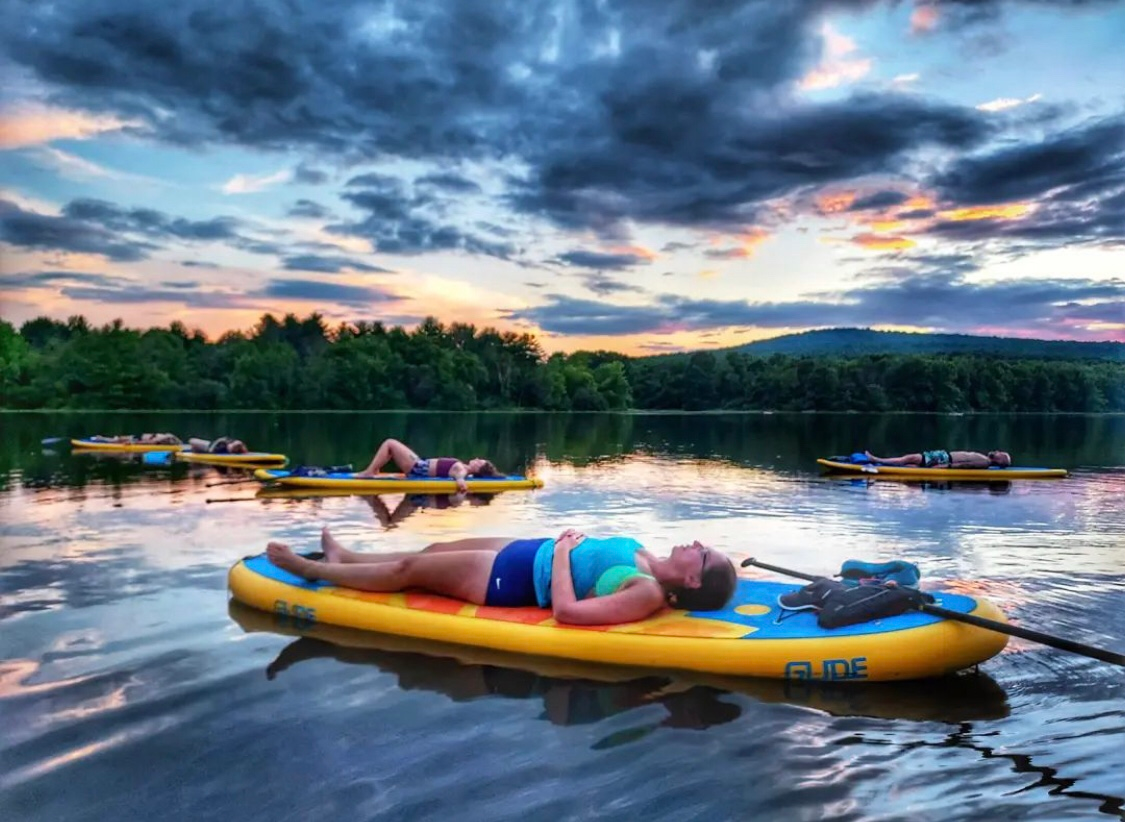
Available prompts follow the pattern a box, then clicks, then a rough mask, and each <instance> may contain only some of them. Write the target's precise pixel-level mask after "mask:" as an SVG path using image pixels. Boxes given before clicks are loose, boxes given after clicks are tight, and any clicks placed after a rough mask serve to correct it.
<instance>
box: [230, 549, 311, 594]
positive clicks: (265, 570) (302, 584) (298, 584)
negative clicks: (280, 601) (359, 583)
mask: <svg viewBox="0 0 1125 822" xmlns="http://www.w3.org/2000/svg"><path fill="white" fill-rule="evenodd" d="M243 562H244V563H245V564H246V567H247V568H249V569H250V570H251V571H253V572H254V573H255V574H258V575H259V576H263V577H265V578H266V579H273V580H277V581H278V582H284V583H285V584H286V585H292V586H293V587H294V588H304V589H306V590H308V591H315V590H316V589H317V588H329V587H331V584H330V583H327V582H325V581H324V580H319V579H318V580H316V581H315V582H310V581H309V580H307V579H302V578H301V577H299V576H297V575H296V574H291V573H289V572H288V571H285V570H282V569H281V568H278V567H277V566H276V565H274V564H273V563H272V562H270V561H269V559H268V558H267V557H266V555H265V554H258V555H257V556H254V557H247V558H246V559H245V560H243Z"/></svg>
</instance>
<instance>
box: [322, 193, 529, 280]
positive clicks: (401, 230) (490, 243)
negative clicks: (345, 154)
mask: <svg viewBox="0 0 1125 822" xmlns="http://www.w3.org/2000/svg"><path fill="white" fill-rule="evenodd" d="M431 188H432V187H431ZM340 196H341V197H342V198H343V199H345V200H347V201H348V202H349V203H351V204H352V205H353V206H355V207H356V208H357V209H359V210H361V211H364V212H366V216H365V217H363V218H362V219H361V220H359V221H356V222H351V223H337V224H333V225H329V226H326V230H328V231H330V232H332V233H335V234H344V235H351V236H356V237H363V238H365V239H367V240H370V241H371V243H372V244H373V245H374V246H375V248H376V249H377V250H378V251H380V252H383V253H387V254H422V253H425V252H430V251H454V250H460V251H466V252H468V253H471V254H481V255H485V256H489V257H499V258H501V259H507V258H509V257H511V256H512V255H513V254H514V253H515V252H516V248H515V246H513V245H512V244H511V243H507V242H504V241H501V240H492V239H489V238H488V237H486V236H483V235H480V234H474V233H471V232H467V231H462V230H461V229H459V228H457V227H455V226H453V225H450V224H448V223H446V222H443V221H442V220H441V217H440V212H441V211H442V207H441V205H440V204H439V203H438V202H437V201H436V200H435V197H434V195H433V194H432V193H431V192H430V191H427V190H423V191H422V192H420V193H419V192H418V191H417V189H416V188H412V187H409V186H408V185H407V184H406V183H405V182H404V181H402V180H400V179H398V178H396V177H390V176H387V175H385V174H378V173H370V174H362V175H360V176H358V177H353V178H352V179H350V180H348V182H347V186H346V188H345V190H344V191H343V192H342V193H341V195H340Z"/></svg>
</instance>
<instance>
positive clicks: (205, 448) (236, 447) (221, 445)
mask: <svg viewBox="0 0 1125 822" xmlns="http://www.w3.org/2000/svg"><path fill="white" fill-rule="evenodd" d="M188 445H189V446H191V450H192V451H193V452H195V453H196V454H246V453H248V452H249V450H250V449H248V448H247V447H246V443H244V442H243V441H242V440H236V439H235V438H234V437H219V438H218V439H214V440H204V439H199V438H198V437H192V438H191V439H190V440H188Z"/></svg>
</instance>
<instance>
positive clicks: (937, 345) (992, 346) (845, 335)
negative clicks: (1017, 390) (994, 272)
mask: <svg viewBox="0 0 1125 822" xmlns="http://www.w3.org/2000/svg"><path fill="white" fill-rule="evenodd" d="M720 351H721V352H722V353H729V352H732V351H741V352H743V353H746V354H753V355H755V356H769V355H771V354H789V355H793V356H817V355H823V354H831V355H834V356H837V357H855V356H860V355H864V354H984V355H992V356H997V357H1011V358H1020V359H1051V360H1111V361H1115V362H1125V343H1119V342H1075V341H1072V340H1025V339H1019V338H1016V337H977V336H973V335H971V334H914V333H910V332H906V331H872V330H870V329H867V328H826V329H820V330H817V331H804V332H801V333H800V334H786V335H784V336H781V337H773V338H771V339H768V340H758V341H757V342H752V343H747V344H746V345H740V346H737V347H735V348H724V349H720V350H719V351H716V353H720Z"/></svg>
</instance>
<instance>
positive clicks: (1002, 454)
mask: <svg viewBox="0 0 1125 822" xmlns="http://www.w3.org/2000/svg"><path fill="white" fill-rule="evenodd" d="M988 461H989V462H990V463H991V464H993V465H996V466H999V467H1000V468H1008V467H1009V466H1010V465H1011V464H1012V455H1011V454H1009V453H1008V452H1007V451H989V452H988Z"/></svg>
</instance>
